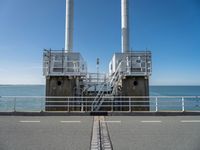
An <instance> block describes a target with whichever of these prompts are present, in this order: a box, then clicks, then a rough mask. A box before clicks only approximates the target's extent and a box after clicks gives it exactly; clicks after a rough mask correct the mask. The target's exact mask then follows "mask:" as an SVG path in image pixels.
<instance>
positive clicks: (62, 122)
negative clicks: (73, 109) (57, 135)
mask: <svg viewBox="0 0 200 150" xmlns="http://www.w3.org/2000/svg"><path fill="white" fill-rule="evenodd" d="M60 122H61V123H81V121H60Z"/></svg>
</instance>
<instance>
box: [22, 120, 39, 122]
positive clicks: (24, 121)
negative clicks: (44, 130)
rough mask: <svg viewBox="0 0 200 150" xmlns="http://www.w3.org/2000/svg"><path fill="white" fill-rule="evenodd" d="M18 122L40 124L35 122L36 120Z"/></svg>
mask: <svg viewBox="0 0 200 150" xmlns="http://www.w3.org/2000/svg"><path fill="white" fill-rule="evenodd" d="M19 122H21V123H37V122H40V121H37V120H32V121H31V120H21V121H19Z"/></svg>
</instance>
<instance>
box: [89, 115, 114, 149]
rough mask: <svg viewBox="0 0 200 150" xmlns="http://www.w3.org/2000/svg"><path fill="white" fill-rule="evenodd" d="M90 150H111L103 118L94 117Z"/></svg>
mask: <svg viewBox="0 0 200 150" xmlns="http://www.w3.org/2000/svg"><path fill="white" fill-rule="evenodd" d="M90 149H91V150H113V146H112V142H111V139H110V135H109V131H108V126H107V124H106V122H105V118H104V117H103V116H95V117H94V122H93V130H92V140H91V146H90Z"/></svg>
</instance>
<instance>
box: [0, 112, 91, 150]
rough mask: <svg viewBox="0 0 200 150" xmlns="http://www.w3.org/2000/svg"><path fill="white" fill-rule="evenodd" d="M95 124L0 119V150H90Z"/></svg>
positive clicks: (84, 120) (88, 120)
mask: <svg viewBox="0 0 200 150" xmlns="http://www.w3.org/2000/svg"><path fill="white" fill-rule="evenodd" d="M60 121H62V122H60ZM66 121H67V122H66ZM70 121H71V122H70ZM79 121H80V122H79ZM92 121H93V118H92V117H9V116H8V117H2V116H0V150H88V149H89V147H90V137H91V131H92Z"/></svg>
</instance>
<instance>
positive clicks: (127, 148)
mask: <svg viewBox="0 0 200 150" xmlns="http://www.w3.org/2000/svg"><path fill="white" fill-rule="evenodd" d="M106 120H109V123H108V128H109V133H110V136H111V140H112V143H113V147H114V150H200V116H196V117H193V116H179V117H178V116H174V117H172V116H170V117H124V116H123V117H107V118H106Z"/></svg>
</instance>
